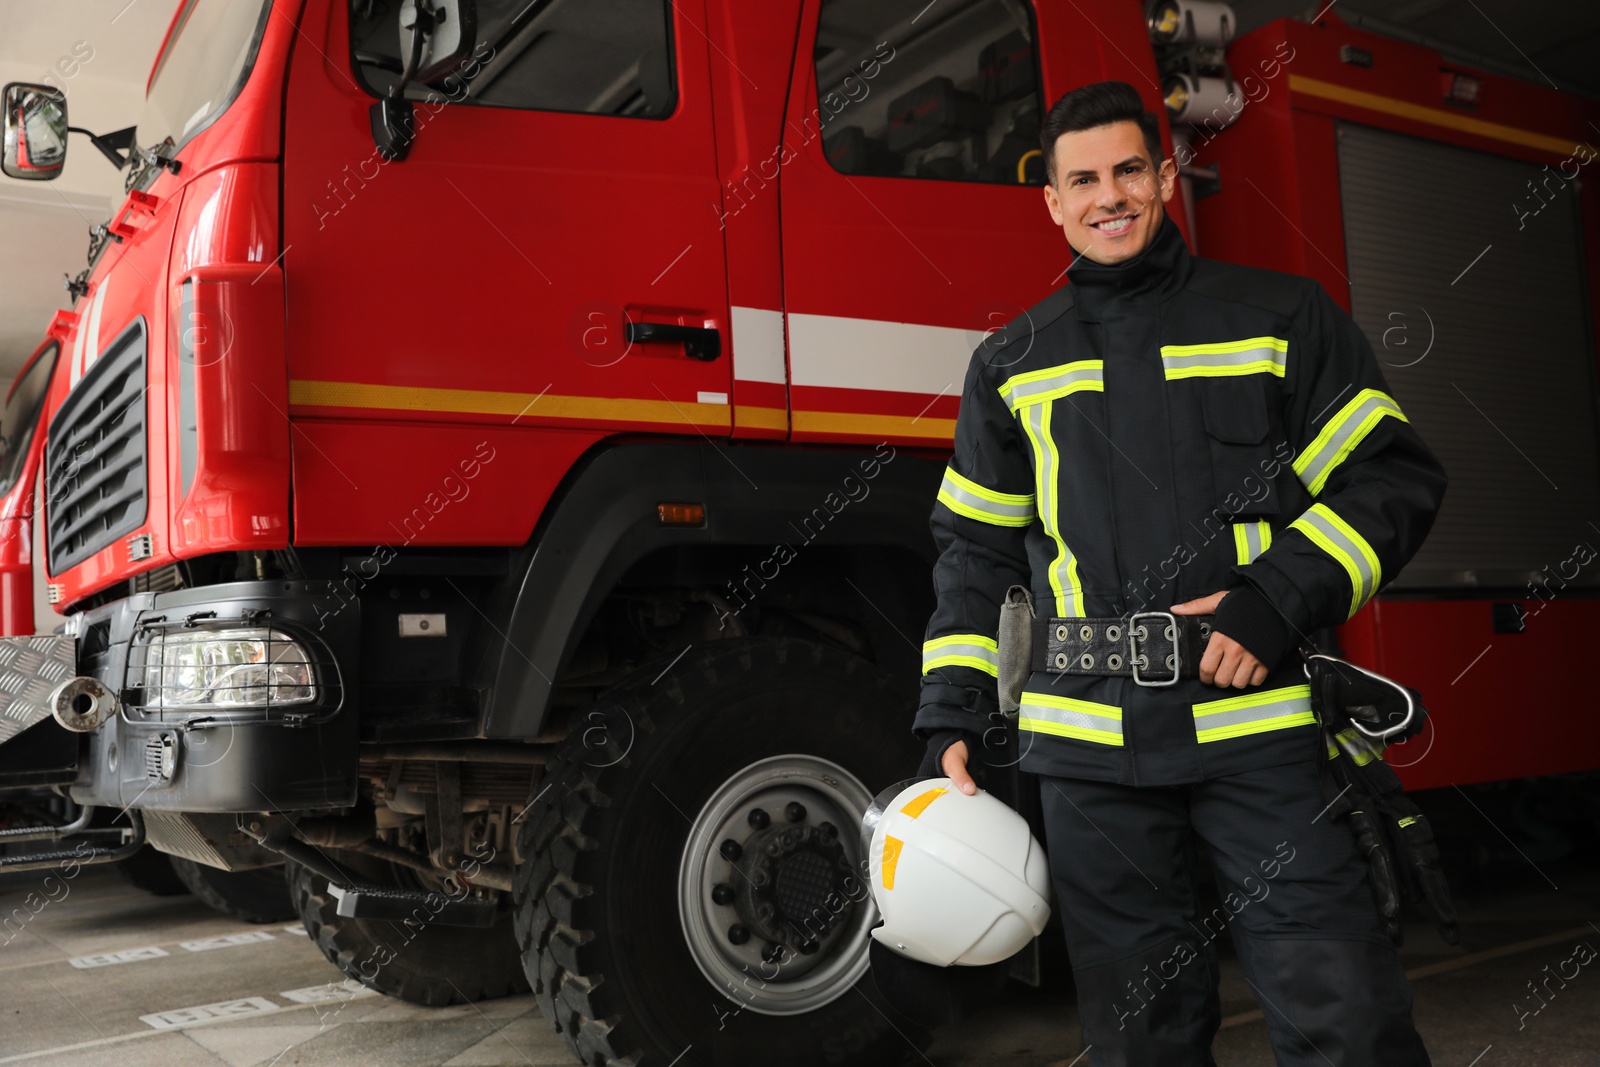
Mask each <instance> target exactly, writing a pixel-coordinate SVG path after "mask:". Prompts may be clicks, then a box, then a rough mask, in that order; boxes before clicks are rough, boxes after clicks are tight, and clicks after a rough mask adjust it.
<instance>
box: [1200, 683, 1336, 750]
mask: <svg viewBox="0 0 1600 1067" xmlns="http://www.w3.org/2000/svg"><path fill="white" fill-rule="evenodd" d="M1316 721H1317V720H1316V716H1315V715H1314V714H1312V711H1311V687H1310V686H1309V685H1291V686H1287V687H1285V688H1282V689H1267V690H1264V691H1262V692H1260V693H1251V694H1249V695H1247V696H1238V697H1228V698H1227V699H1225V700H1208V701H1206V702H1205V703H1203V704H1195V705H1194V732H1195V737H1196V739H1197V740H1199V741H1201V742H1205V741H1222V740H1225V739H1227V738H1230V737H1243V736H1245V735H1247V734H1262V733H1268V732H1270V731H1273V730H1284V729H1288V728H1289V727H1291V726H1308V725H1310V724H1312V723H1314V722H1316Z"/></svg>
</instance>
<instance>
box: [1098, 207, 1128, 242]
mask: <svg viewBox="0 0 1600 1067" xmlns="http://www.w3.org/2000/svg"><path fill="white" fill-rule="evenodd" d="M1138 217H1139V213H1138V212H1137V211H1134V212H1129V213H1128V214H1125V215H1113V216H1112V217H1111V218H1109V219H1101V220H1100V221H1099V222H1095V223H1091V224H1090V228H1091V229H1093V230H1096V231H1098V232H1099V233H1103V234H1105V235H1106V236H1107V237H1115V236H1117V235H1118V234H1123V233H1127V232H1128V230H1130V229H1131V228H1132V227H1133V220H1134V219H1136V218H1138Z"/></svg>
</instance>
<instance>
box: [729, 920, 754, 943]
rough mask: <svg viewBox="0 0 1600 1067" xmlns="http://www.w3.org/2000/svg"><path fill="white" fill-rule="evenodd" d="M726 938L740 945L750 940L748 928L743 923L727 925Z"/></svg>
mask: <svg viewBox="0 0 1600 1067" xmlns="http://www.w3.org/2000/svg"><path fill="white" fill-rule="evenodd" d="M728 940H729V941H732V942H733V943H734V944H735V945H742V944H744V943H745V942H746V941H748V940H750V930H749V929H748V928H747V927H746V926H745V925H744V924H743V923H734V924H733V925H732V926H730V927H728Z"/></svg>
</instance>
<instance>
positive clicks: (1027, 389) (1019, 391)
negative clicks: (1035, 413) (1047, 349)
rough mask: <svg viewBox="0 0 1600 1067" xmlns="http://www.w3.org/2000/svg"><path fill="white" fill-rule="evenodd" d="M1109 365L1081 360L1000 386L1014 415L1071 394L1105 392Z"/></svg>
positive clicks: (1015, 377)
mask: <svg viewBox="0 0 1600 1067" xmlns="http://www.w3.org/2000/svg"><path fill="white" fill-rule="evenodd" d="M1104 370H1105V361H1104V360H1099V359H1080V360H1078V361H1076V362H1074V363H1063V364H1061V365H1059V366H1055V367H1045V368H1044V369H1043V370H1031V371H1028V372H1027V373H1026V374H1018V375H1015V376H1013V377H1010V378H1007V379H1006V380H1005V381H1004V382H1003V383H1002V384H1001V386H1000V399H1001V400H1004V401H1005V404H1006V407H1007V408H1008V409H1009V410H1010V411H1011V413H1012V414H1013V415H1014V414H1016V412H1017V409H1019V408H1024V407H1028V406H1029V405H1032V404H1043V403H1045V402H1047V401H1050V400H1059V399H1060V398H1061V397H1064V396H1066V395H1068V394H1069V393H1076V392H1081V391H1083V390H1089V391H1091V392H1104V391H1105V377H1104Z"/></svg>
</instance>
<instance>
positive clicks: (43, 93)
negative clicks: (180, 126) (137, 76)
mask: <svg viewBox="0 0 1600 1067" xmlns="http://www.w3.org/2000/svg"><path fill="white" fill-rule="evenodd" d="M468 47H469V48H470V47H471V46H470V45H469V46H468ZM4 105H5V112H6V113H5V149H4V156H3V158H0V170H3V171H4V172H5V173H6V174H7V175H9V176H10V177H13V178H21V179H23V180H25V181H49V180H50V179H51V178H56V177H59V176H60V175H61V168H62V166H63V165H65V163H66V161H67V97H66V94H65V93H63V92H61V90H59V89H52V88H50V86H48V85H30V84H28V83H27V82H12V83H11V84H9V85H7V86H6V87H5V92H4Z"/></svg>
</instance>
